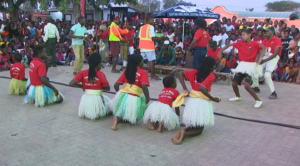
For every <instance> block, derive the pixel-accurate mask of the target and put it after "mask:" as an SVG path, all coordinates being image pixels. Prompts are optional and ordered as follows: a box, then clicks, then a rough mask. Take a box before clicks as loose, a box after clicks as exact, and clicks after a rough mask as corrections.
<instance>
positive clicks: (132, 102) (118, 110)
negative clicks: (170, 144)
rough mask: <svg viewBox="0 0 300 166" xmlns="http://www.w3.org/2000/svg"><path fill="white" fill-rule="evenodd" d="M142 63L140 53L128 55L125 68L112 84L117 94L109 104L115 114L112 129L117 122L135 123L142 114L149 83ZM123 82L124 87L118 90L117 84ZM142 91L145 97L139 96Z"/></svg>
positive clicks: (147, 101) (145, 106) (147, 99)
mask: <svg viewBox="0 0 300 166" xmlns="http://www.w3.org/2000/svg"><path fill="white" fill-rule="evenodd" d="M143 64H144V63H143V57H142V56H141V55H137V54H132V55H130V56H129V59H128V65H127V68H126V70H125V71H124V72H123V74H122V75H121V76H120V78H119V79H118V80H117V82H116V83H115V85H114V88H115V90H116V92H117V94H116V96H115V97H114V99H113V100H112V102H111V105H110V109H111V110H113V114H114V115H115V117H114V122H113V125H112V126H111V129H112V130H116V129H117V125H118V123H120V122H122V121H125V122H129V123H131V124H135V123H136V122H137V121H138V120H141V119H142V118H143V116H144V111H145V110H146V108H147V104H148V103H149V101H150V97H149V91H148V86H150V84H149V78H148V73H147V71H145V70H143V69H142V68H143ZM124 83H125V85H124V87H123V88H122V89H121V90H119V86H120V85H122V84H124ZM142 92H143V93H144V95H145V97H140V95H141V93H142Z"/></svg>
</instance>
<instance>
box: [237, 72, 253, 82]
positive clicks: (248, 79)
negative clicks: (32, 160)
mask: <svg viewBox="0 0 300 166" xmlns="http://www.w3.org/2000/svg"><path fill="white" fill-rule="evenodd" d="M243 79H245V82H247V83H249V84H250V85H251V84H252V77H251V76H249V75H248V74H244V73H236V74H235V75H234V77H233V81H234V82H237V83H238V85H241V84H242V81H243Z"/></svg>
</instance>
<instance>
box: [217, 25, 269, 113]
mask: <svg viewBox="0 0 300 166" xmlns="http://www.w3.org/2000/svg"><path fill="white" fill-rule="evenodd" d="M251 31H252V30H251V29H247V30H243V31H242V37H243V40H241V41H238V42H236V43H233V44H228V45H226V46H225V47H224V48H222V52H223V51H224V50H226V49H227V48H228V47H230V46H233V47H234V48H236V49H238V52H239V54H238V58H239V60H240V62H239V64H238V66H237V67H236V69H235V71H234V72H235V75H234V78H233V81H232V88H233V90H234V93H235V95H236V97H234V98H231V99H229V101H231V102H237V101H241V100H242V98H241V96H240V92H239V88H238V85H241V84H242V81H243V79H245V89H246V90H247V91H248V92H249V93H250V94H251V96H252V97H253V98H254V99H255V105H254V108H260V107H261V106H262V101H261V100H260V99H259V98H258V97H257V95H256V93H255V92H254V90H253V89H252V88H251V87H250V85H251V83H252V77H257V78H259V76H262V75H263V74H262V68H261V66H260V65H258V64H259V63H260V61H261V57H262V55H263V54H264V53H265V46H263V45H262V44H260V43H258V42H256V41H252V40H251ZM222 52H221V51H220V52H219V55H218V56H219V57H220V56H221V53H222ZM258 53H259V58H257V54H258Z"/></svg>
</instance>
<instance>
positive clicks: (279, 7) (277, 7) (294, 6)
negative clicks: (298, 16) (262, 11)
mask: <svg viewBox="0 0 300 166" xmlns="http://www.w3.org/2000/svg"><path fill="white" fill-rule="evenodd" d="M266 8H267V9H266V10H267V11H299V9H300V3H298V2H294V1H275V2H269V3H267V4H266Z"/></svg>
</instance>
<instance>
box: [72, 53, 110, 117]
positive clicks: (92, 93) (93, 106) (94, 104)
mask: <svg viewBox="0 0 300 166" xmlns="http://www.w3.org/2000/svg"><path fill="white" fill-rule="evenodd" d="M101 67H102V65H101V55H100V54H99V53H93V54H91V55H90V57H89V69H86V70H83V71H81V72H80V73H79V74H78V75H77V76H75V77H74V79H73V80H72V81H71V82H70V83H69V85H70V86H72V87H76V88H82V89H83V91H85V94H84V95H82V97H81V100H80V104H79V108H78V116H79V117H86V118H88V119H92V120H94V119H96V118H99V117H104V116H106V115H107V114H108V113H109V103H110V99H109V98H108V97H107V96H105V95H103V94H102V90H107V91H109V90H110V87H109V83H108V81H107V79H106V76H105V74H104V73H103V72H102V71H100V69H101ZM80 82H82V84H79V83H80Z"/></svg>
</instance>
